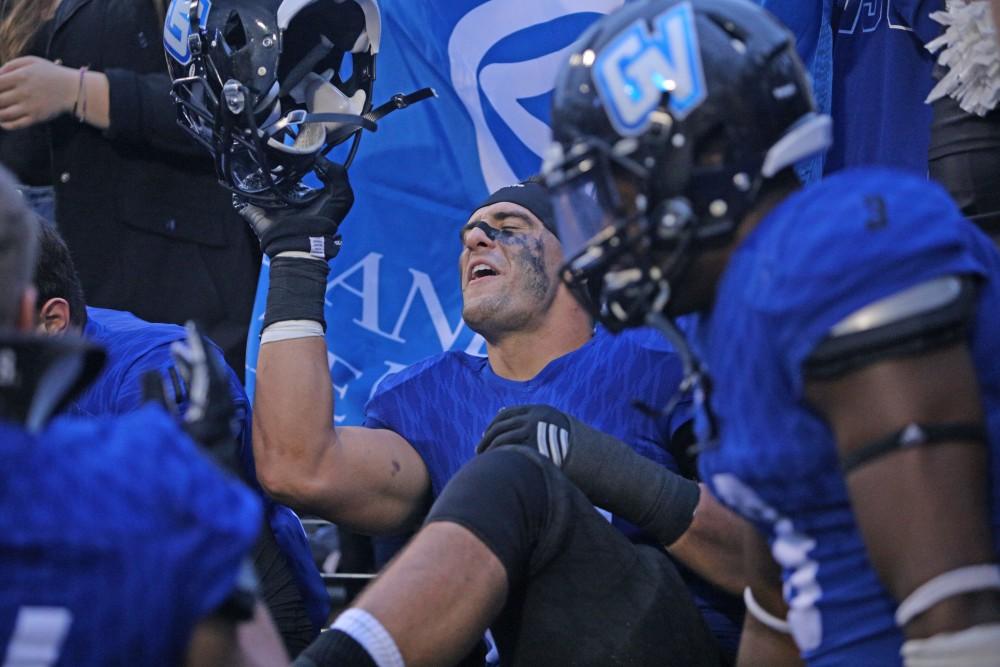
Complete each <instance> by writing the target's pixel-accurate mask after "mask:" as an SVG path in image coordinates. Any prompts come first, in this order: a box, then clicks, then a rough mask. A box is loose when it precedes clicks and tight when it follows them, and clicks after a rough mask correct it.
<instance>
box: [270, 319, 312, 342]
mask: <svg viewBox="0 0 1000 667" xmlns="http://www.w3.org/2000/svg"><path fill="white" fill-rule="evenodd" d="M323 335H324V334H323V325H322V324H320V323H319V322H316V321H315V320H283V321H281V322H275V323H274V324H269V325H268V327H267V328H266V329H264V331H262V332H261V334H260V344H261V345H264V344H266V343H276V342H278V341H279V340H292V339H295V338H312V337H315V336H319V337H320V338H322V337H323Z"/></svg>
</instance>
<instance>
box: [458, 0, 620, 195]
mask: <svg viewBox="0 0 1000 667" xmlns="http://www.w3.org/2000/svg"><path fill="white" fill-rule="evenodd" d="M622 4H623V0H577V1H575V2H569V1H567V0H530V1H529V2H518V3H511V2H510V0H490V1H489V2H486V3H484V4H482V5H479V6H478V7H475V8H474V9H472V10H471V11H470V12H468V13H467V14H465V16H463V17H462V18H461V19H460V20H459V21H458V23H456V24H455V28H454V29H453V30H452V33H451V37H450V38H449V39H448V59H449V63H450V67H451V82H452V85H453V86H454V89H455V92H456V93H457V94H458V97H459V99H460V100H461V101H462V105H463V106H464V107H465V109H466V111H467V112H468V114H469V116H470V118H471V119H472V124H473V127H474V129H475V133H476V147H477V149H478V152H479V164H480V168H481V169H482V172H483V180H484V181H485V182H486V188H487V190H489V191H490V192H492V191H493V190H496V189H498V188H500V187H503V186H505V185H510V184H511V183H514V182H516V181H518V180H519V178H518V176H517V175H516V174H515V170H514V168H513V167H512V166H511V164H510V161H509V160H508V158H507V156H506V155H505V153H504V151H503V150H502V149H501V147H500V146H501V143H502V142H501V141H500V140H498V138H497V136H496V134H495V133H494V132H493V131H492V130H491V129H490V126H489V124H488V122H487V118H486V110H485V108H484V104H487V105H489V106H490V107H491V108H492V111H494V112H495V113H496V115H498V116H499V117H500V118H501V119H502V121H503V123H504V124H505V125H506V126H507V129H509V131H510V132H511V133H513V135H514V136H515V137H516V138H517V139H518V141H520V142H521V143H522V144H523V145H524V146H525V147H526V148H528V149H529V150H530V151H531V152H533V153H534V154H535V155H536V156H537V157H538V158H539V159H540V158H541V156H542V154H543V153H544V152H545V149H546V147H547V146H548V144H549V140H550V132H549V126H548V125H546V124H545V122H543V121H542V120H540V119H539V118H538V117H536V116H535V115H533V114H531V113H530V112H529V111H528V110H527V109H525V108H524V106H523V105H522V104H521V103H520V100H524V99H529V98H534V97H538V96H540V95H544V94H546V93H549V92H551V91H552V88H553V85H554V83H555V77H556V72H557V71H558V69H559V66H560V65H561V64H562V63H563V62H565V61H566V60H568V59H569V56H570V52H571V49H572V46H571V45H569V46H565V47H563V48H561V49H558V50H556V51H552V52H549V53H546V54H544V55H542V56H540V57H537V58H532V59H530V60H523V61H519V62H490V63H488V64H486V65H485V66H483V61H484V59H485V57H486V56H487V54H488V53H489V52H490V51H491V49H493V48H494V47H495V46H496V45H497V44H499V43H500V42H502V41H503V40H505V39H506V38H507V37H510V36H511V35H514V34H516V33H518V32H521V31H523V30H526V29H528V28H532V27H535V26H539V25H544V24H547V23H552V22H554V21H556V20H558V19H560V18H563V17H567V16H570V15H573V14H585V13H591V14H593V13H596V14H607V13H608V12H610V11H612V10H613V9H615V8H617V7H620V6H621V5H622ZM573 37H575V35H573Z"/></svg>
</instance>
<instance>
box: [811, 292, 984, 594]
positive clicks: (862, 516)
mask: <svg viewBox="0 0 1000 667" xmlns="http://www.w3.org/2000/svg"><path fill="white" fill-rule="evenodd" d="M968 285H969V283H967V282H964V281H962V282H961V288H960V289H950V290H945V289H942V288H945V287H947V285H946V284H945V283H944V282H941V281H940V279H939V281H938V282H937V283H935V284H930V283H928V284H924V285H923V286H917V287H918V288H921V287H922V291H921V290H920V289H917V288H912V289H911V290H908V291H907V292H906V293H905V294H903V293H901V294H903V298H900V299H897V300H896V301H892V298H893V297H888V298H887V299H884V300H882V301H881V302H877V303H876V304H872V306H869V307H867V309H862V310H861V311H858V313H855V314H852V316H851V317H849V318H847V319H845V320H843V321H842V322H841V323H840V324H844V323H845V322H853V323H854V324H855V325H856V327H855V328H854V330H848V328H847V327H841V328H840V329H839V331H838V328H837V327H834V330H833V331H831V334H830V337H828V339H827V340H826V341H824V343H822V344H821V345H820V346H819V347H818V348H817V350H818V351H819V352H820V353H819V354H814V356H813V358H812V359H811V360H810V361H807V362H806V364H805V365H804V373H805V376H806V397H807V399H808V400H809V402H810V403H811V404H812V406H813V407H814V408H815V409H816V411H817V412H818V413H819V414H820V416H822V417H823V418H824V419H825V420H826V421H827V423H828V425H829V427H830V429H831V431H832V433H833V436H834V438H835V441H836V446H837V453H838V456H839V458H840V461H841V468H842V470H843V471H844V475H845V481H846V483H847V488H848V492H849V494H850V498H851V502H852V505H853V508H854V513H855V517H856V520H857V523H858V526H859V528H860V530H861V533H862V536H863V537H864V540H865V543H866V546H867V549H868V553H869V556H870V558H871V561H872V564H873V565H874V566H875V569H876V570H877V571H878V573H879V575H880V576H881V578H882V580H883V582H884V583H885V584H886V586H887V587H888V589H889V591H890V592H891V593H892V594H893V596H894V597H895V598H896V599H897V601H899V600H902V599H904V598H905V597H906V596H908V595H909V594H910V593H912V592H913V591H914V590H915V589H916V588H917V587H918V586H920V585H921V584H923V583H925V582H927V581H929V580H931V579H933V578H934V577H936V576H938V575H940V574H942V573H945V572H948V571H951V570H954V569H956V568H959V567H962V566H964V565H969V564H972V563H983V562H988V561H990V560H991V559H992V546H991V539H990V530H989V515H988V496H987V479H986V473H985V470H986V469H987V467H988V451H987V448H986V446H985V444H986V434H985V431H984V427H983V414H982V405H981V399H980V393H979V387H978V382H977V378H976V372H975V367H974V364H973V360H972V356H971V353H970V351H969V348H968V345H967V343H966V332H967V327H968V322H969V320H970V317H971V314H972V312H971V311H972V307H971V306H972V303H973V302H972V300H971V299H970V298H969V292H968V290H967V286H968ZM952 287H955V283H954V282H953V283H952ZM948 292H950V294H951V296H950V297H949V296H948ZM917 294H919V295H920V296H921V298H919V299H909V298H908V297H913V296H914V295H917ZM894 296H898V295H894ZM935 297H936V298H935ZM838 326H840V325H838ZM838 339H839V340H838ZM831 341H834V342H833V343H831ZM831 351H833V352H834V353H833V354H831ZM834 358H839V362H837V363H832V364H831V360H832V359H834ZM818 368H819V369H822V368H825V369H826V371H827V372H822V371H820V372H817V369H818ZM914 553H919V554H921V558H913V557H912V555H913V554H914Z"/></svg>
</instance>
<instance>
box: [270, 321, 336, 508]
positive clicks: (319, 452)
mask: <svg viewBox="0 0 1000 667" xmlns="http://www.w3.org/2000/svg"><path fill="white" fill-rule="evenodd" d="M255 406H256V407H255V410H254V428H253V449H254V458H255V461H256V466H257V476H258V478H259V480H260V482H261V484H262V485H263V486H264V488H265V489H266V490H267V491H268V492H269V493H270V494H272V495H274V496H276V497H278V498H280V499H282V500H284V501H286V502H291V504H293V505H296V506H302V505H306V504H311V502H312V501H311V498H310V495H311V492H310V491H309V489H310V488H312V486H313V483H314V482H315V478H316V477H317V476H318V475H319V474H320V471H321V470H323V469H324V466H323V465H322V462H323V461H324V459H325V458H326V457H327V456H329V455H330V453H331V452H330V450H331V447H332V446H333V445H334V443H335V441H336V433H335V432H334V429H333V425H332V420H331V415H332V414H333V392H332V390H331V386H330V372H329V368H328V367H327V365H326V342H325V339H324V338H322V337H320V336H314V337H308V338H296V339H292V340H283V341H277V342H272V343H265V344H264V345H262V346H261V348H260V356H259V358H258V361H257V386H256V400H255Z"/></svg>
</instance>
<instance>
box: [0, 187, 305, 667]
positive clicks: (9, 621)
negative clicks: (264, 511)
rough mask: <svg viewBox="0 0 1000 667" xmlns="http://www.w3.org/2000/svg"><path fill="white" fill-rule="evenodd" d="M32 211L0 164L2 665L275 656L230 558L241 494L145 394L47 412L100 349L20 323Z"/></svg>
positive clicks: (248, 528)
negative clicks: (61, 413) (82, 410)
mask: <svg viewBox="0 0 1000 667" xmlns="http://www.w3.org/2000/svg"><path fill="white" fill-rule="evenodd" d="M35 224H36V221H35V220H34V216H33V215H32V214H31V213H30V212H29V211H28V209H27V208H26V206H25V204H24V201H23V200H22V198H21V196H20V195H19V194H18V192H17V191H16V190H15V189H14V184H13V182H12V179H11V178H10V176H9V175H7V173H6V172H4V171H0V287H2V289H0V654H2V655H4V664H5V665H27V664H31V665H56V664H59V665H108V664H130V665H178V664H188V665H206V666H207V665H219V664H234V663H237V662H239V661H241V660H243V659H249V660H250V664H265V663H266V662H270V664H280V663H281V661H282V660H284V659H285V658H284V655H283V649H282V648H281V645H280V639H279V638H278V637H277V634H276V633H275V632H274V629H273V626H272V625H271V624H270V620H269V619H268V617H267V612H266V610H264V608H263V606H262V605H260V604H259V603H257V602H256V601H255V597H254V583H253V575H252V571H251V570H250V569H249V566H248V565H247V564H246V561H245V559H246V556H247V554H248V552H249V550H250V547H251V546H252V545H253V542H254V539H255V538H256V535H257V531H258V528H259V525H260V521H261V512H260V503H259V502H258V501H257V499H255V498H254V497H253V494H251V493H250V492H249V491H248V490H246V489H245V488H244V487H243V485H242V484H239V483H237V482H236V481H234V480H232V479H230V478H228V477H227V476H226V475H224V474H223V473H222V471H221V470H219V469H218V468H217V467H216V466H215V465H214V464H213V463H212V462H211V461H209V460H208V459H207V458H206V457H205V456H204V455H203V454H201V453H200V452H199V450H198V448H197V447H196V446H195V444H194V443H193V442H192V441H191V440H190V439H189V438H188V437H187V436H186V435H184V433H182V432H181V430H180V429H179V428H178V426H177V425H176V424H175V422H174V421H173V420H172V419H171V418H169V417H168V416H167V415H166V414H165V413H164V412H163V411H162V410H161V409H159V408H158V407H156V406H147V407H145V408H143V409H141V410H138V411H136V412H134V413H132V414H129V415H125V416H122V417H117V418H86V419H84V418H71V417H62V418H58V419H54V420H52V419H50V417H51V416H52V414H53V413H54V412H55V411H57V409H58V408H59V407H60V406H62V405H64V404H65V403H66V402H67V401H69V400H70V399H71V397H72V395H73V394H74V393H75V392H77V391H79V390H80V389H81V388H82V387H84V386H86V384H87V382H88V381H89V380H90V379H92V378H93V376H94V375H95V374H96V372H97V371H98V370H99V369H100V367H101V365H102V363H103V358H104V354H103V352H102V351H101V350H100V349H99V348H97V347H96V346H94V345H93V344H91V343H88V342H86V341H84V340H82V339H79V338H77V337H74V336H67V337H60V338H50V337H39V336H35V335H32V333H31V332H32V329H33V327H34V302H35V290H34V287H33V286H32V285H31V274H32V271H33V268H34V259H35V253H36V249H37V241H36V230H35V229H34V225H35ZM194 368H195V367H194V366H192V370H193V369H194ZM199 368H201V367H199ZM201 370H204V369H203V368H202V369H201ZM199 404H200V405H202V407H205V405H206V404H201V403H199ZM251 618H253V619H254V623H253V624H249V623H245V621H248V620H249V619H251ZM238 628H239V629H238ZM245 628H246V631H244V629H245ZM245 651H251V652H252V653H253V654H254V655H253V656H248V655H247V653H246V652H245ZM241 664H242V663H241Z"/></svg>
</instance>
